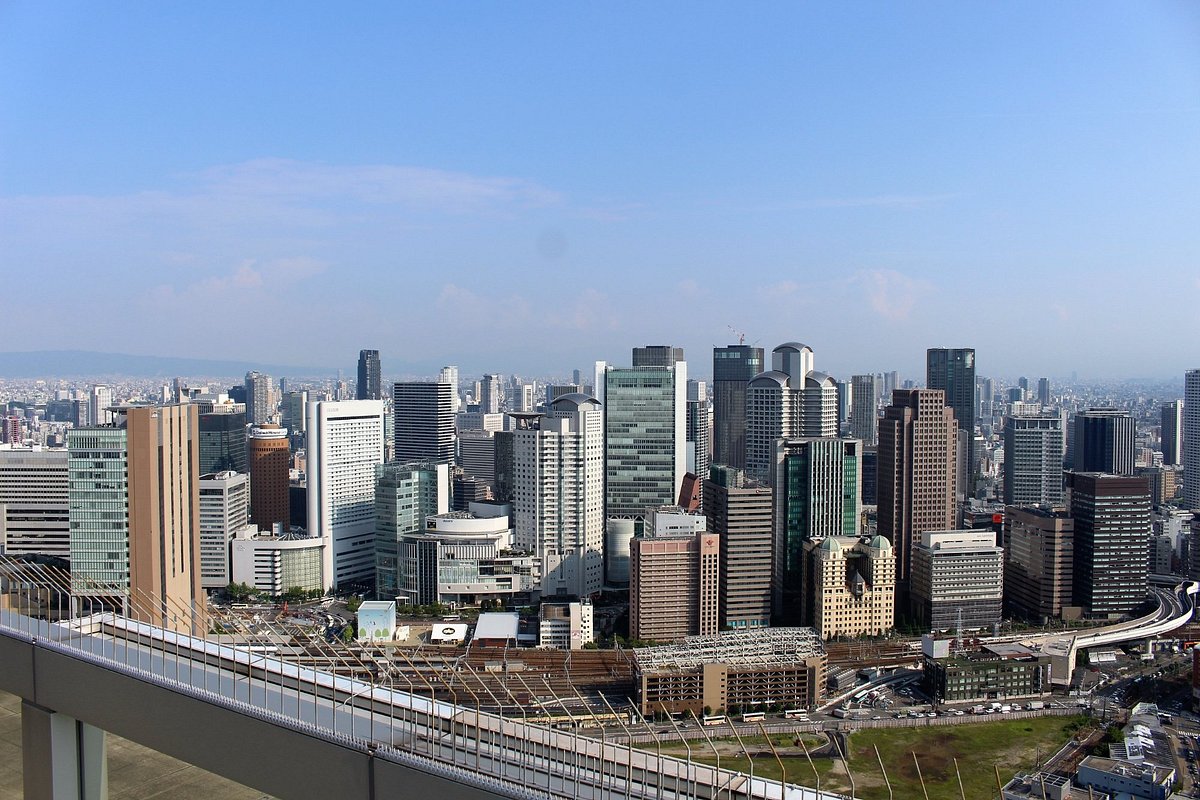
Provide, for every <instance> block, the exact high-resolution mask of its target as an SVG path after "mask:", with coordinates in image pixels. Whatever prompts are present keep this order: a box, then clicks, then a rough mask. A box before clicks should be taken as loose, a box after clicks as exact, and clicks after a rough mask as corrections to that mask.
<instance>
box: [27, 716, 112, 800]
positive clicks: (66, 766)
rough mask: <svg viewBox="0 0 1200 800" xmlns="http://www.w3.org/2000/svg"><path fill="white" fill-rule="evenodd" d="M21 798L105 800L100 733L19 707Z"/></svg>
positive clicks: (70, 719)
mask: <svg viewBox="0 0 1200 800" xmlns="http://www.w3.org/2000/svg"><path fill="white" fill-rule="evenodd" d="M21 749H22V757H23V768H24V774H25V800H108V752H107V745H106V742H105V738H104V731H103V730H101V729H100V728H97V727H95V726H92V725H88V724H87V723H86V722H80V721H79V720H77V719H75V718H74V717H68V716H67V715H66V714H59V713H57V712H55V711H51V710H50V709H48V708H42V707H41V706H38V705H34V704H33V703H30V702H29V701H28V700H25V701H22V703H21Z"/></svg>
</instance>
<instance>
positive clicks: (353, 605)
mask: <svg viewBox="0 0 1200 800" xmlns="http://www.w3.org/2000/svg"><path fill="white" fill-rule="evenodd" d="M361 605H362V598H361V597H359V596H358V595H354V596H353V597H351V598H350V599H349V600H347V601H346V610H347V611H349V612H350V613H351V614H353V613H355V612H356V611H358V609H359V606H361Z"/></svg>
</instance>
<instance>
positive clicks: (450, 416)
mask: <svg viewBox="0 0 1200 800" xmlns="http://www.w3.org/2000/svg"><path fill="white" fill-rule="evenodd" d="M392 413H393V415H394V417H395V422H394V424H393V426H392V432H393V435H394V436H395V442H396V460H397V461H433V462H435V463H438V464H453V463H454V448H455V443H454V391H453V389H452V387H451V386H450V384H449V383H397V384H395V385H394V386H393V387H392Z"/></svg>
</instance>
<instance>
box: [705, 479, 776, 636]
mask: <svg viewBox="0 0 1200 800" xmlns="http://www.w3.org/2000/svg"><path fill="white" fill-rule="evenodd" d="M709 474H710V477H709V479H708V480H707V481H705V485H704V516H705V517H706V518H707V519H708V531H709V532H710V533H715V534H716V535H717V536H718V537H720V541H721V585H720V611H719V617H720V619H719V622H720V625H721V628H722V629H724V628H726V627H729V628H734V629H737V628H762V627H766V626H768V625H770V624H771V549H772V546H773V543H774V527H773V526H772V524H771V515H772V513H773V501H772V495H771V487H770V486H768V485H767V484H765V483H756V482H754V481H747V480H746V477H745V473H744V472H743V471H742V470H740V469H738V468H737V467H726V466H722V465H719V464H714V465H713V466H712V467H711V468H710V470H709Z"/></svg>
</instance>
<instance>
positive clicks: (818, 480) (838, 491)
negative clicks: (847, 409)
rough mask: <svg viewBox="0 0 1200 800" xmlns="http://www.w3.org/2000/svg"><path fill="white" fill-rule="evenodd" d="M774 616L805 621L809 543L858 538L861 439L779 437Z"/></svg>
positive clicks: (776, 486) (776, 447) (794, 622)
mask: <svg viewBox="0 0 1200 800" xmlns="http://www.w3.org/2000/svg"><path fill="white" fill-rule="evenodd" d="M774 473H775V477H774V480H773V481H772V484H773V486H774V488H775V515H774V519H775V536H774V550H775V558H774V577H773V581H772V583H773V591H774V615H775V617H776V619H778V620H779V621H780V622H782V623H783V624H792V625H795V624H800V622H801V619H802V616H801V605H802V603H801V600H802V596H803V591H804V587H803V583H804V545H805V544H806V543H807V542H809V541H811V540H813V539H819V538H824V537H831V536H850V537H853V536H857V535H858V529H859V514H860V513H861V512H862V494H861V490H860V488H859V487H860V486H861V485H862V442H860V441H859V440H857V439H833V438H830V439H780V440H778V441H777V442H776V445H775V465H774Z"/></svg>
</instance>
